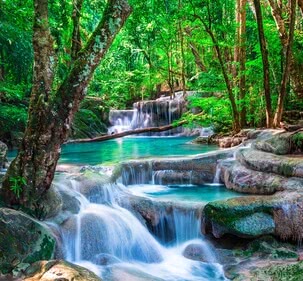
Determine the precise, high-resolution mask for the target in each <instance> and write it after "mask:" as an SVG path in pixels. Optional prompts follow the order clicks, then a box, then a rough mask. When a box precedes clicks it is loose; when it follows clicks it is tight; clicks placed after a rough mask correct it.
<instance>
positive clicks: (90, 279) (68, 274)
mask: <svg viewBox="0 0 303 281" xmlns="http://www.w3.org/2000/svg"><path fill="white" fill-rule="evenodd" d="M23 280H24V281H101V280H102V279H101V278H100V277H98V276H97V275H96V274H95V273H93V272H91V271H90V270H88V269H86V268H84V267H82V266H79V265H75V264H72V263H70V262H67V261H63V260H51V261H39V262H36V263H34V264H33V265H31V266H30V267H29V268H27V270H26V273H25V277H24V278H23Z"/></svg>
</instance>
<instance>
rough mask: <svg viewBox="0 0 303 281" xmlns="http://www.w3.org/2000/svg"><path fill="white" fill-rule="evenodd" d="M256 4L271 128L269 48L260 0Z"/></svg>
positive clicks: (265, 92)
mask: <svg viewBox="0 0 303 281" xmlns="http://www.w3.org/2000/svg"><path fill="white" fill-rule="evenodd" d="M254 6H255V10H256V19H257V24H258V33H259V40H260V48H261V55H262V63H263V85H264V95H265V103H266V127H267V128H271V127H272V123H273V118H272V107H271V94H270V78H269V61H268V49H267V45H266V40H265V35H264V29H263V17H262V11H261V5H260V0H254Z"/></svg>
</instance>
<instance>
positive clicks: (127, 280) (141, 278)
mask: <svg viewBox="0 0 303 281" xmlns="http://www.w3.org/2000/svg"><path fill="white" fill-rule="evenodd" d="M104 280H107V281H164V279H162V278H158V277H155V276H152V275H150V274H148V273H146V272H144V271H142V270H140V269H138V268H134V267H131V266H128V265H119V264H114V265H113V266H111V267H109V268H108V270H107V272H106V273H105V274H104Z"/></svg>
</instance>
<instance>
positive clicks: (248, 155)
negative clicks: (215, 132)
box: [236, 149, 303, 188]
mask: <svg viewBox="0 0 303 281" xmlns="http://www.w3.org/2000/svg"><path fill="white" fill-rule="evenodd" d="M236 159H237V160H238V161H239V162H240V163H241V164H243V165H244V166H246V167H247V168H249V169H252V170H256V171H261V172H265V173H275V174H278V175H281V176H285V177H302V178H303V157H302V158H301V157H290V156H281V155H275V154H272V153H267V152H263V151H259V150H256V149H240V150H238V151H237V153H236ZM302 188H303V182H302Z"/></svg>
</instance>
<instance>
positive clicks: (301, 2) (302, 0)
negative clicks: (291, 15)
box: [298, 0, 303, 17]
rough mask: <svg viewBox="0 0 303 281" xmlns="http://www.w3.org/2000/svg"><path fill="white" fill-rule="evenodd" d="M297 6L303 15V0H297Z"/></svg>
mask: <svg viewBox="0 0 303 281" xmlns="http://www.w3.org/2000/svg"><path fill="white" fill-rule="evenodd" d="M298 6H299V8H300V12H301V15H302V17H303V0H298Z"/></svg>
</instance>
